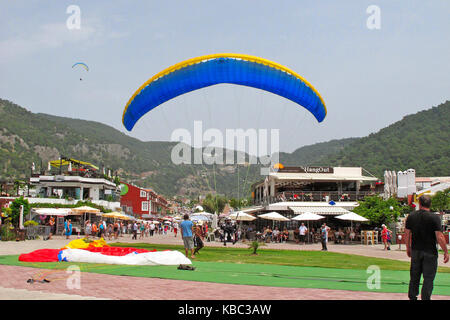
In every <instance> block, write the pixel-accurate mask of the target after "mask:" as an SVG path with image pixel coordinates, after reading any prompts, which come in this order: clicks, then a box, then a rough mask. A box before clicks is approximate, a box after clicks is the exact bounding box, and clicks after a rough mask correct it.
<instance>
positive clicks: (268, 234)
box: [264, 227, 272, 242]
mask: <svg viewBox="0 0 450 320" xmlns="http://www.w3.org/2000/svg"><path fill="white" fill-rule="evenodd" d="M264 239H265V240H266V242H270V240H271V239H272V229H270V227H267V228H266V236H265V238H264Z"/></svg>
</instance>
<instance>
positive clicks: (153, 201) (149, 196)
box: [120, 182, 168, 218]
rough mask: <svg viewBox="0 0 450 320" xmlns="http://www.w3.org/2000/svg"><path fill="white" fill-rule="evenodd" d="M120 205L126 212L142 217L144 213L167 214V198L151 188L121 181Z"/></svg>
mask: <svg viewBox="0 0 450 320" xmlns="http://www.w3.org/2000/svg"><path fill="white" fill-rule="evenodd" d="M120 187H121V191H120V206H121V208H122V210H123V212H125V213H126V214H130V215H133V216H135V217H138V218H142V217H143V215H154V216H158V215H166V214H167V213H168V204H167V200H166V199H165V198H164V197H163V196H161V195H158V194H156V192H154V191H153V190H151V189H146V188H140V187H138V186H135V185H132V184H129V183H126V182H121V185H120ZM144 217H145V216H144Z"/></svg>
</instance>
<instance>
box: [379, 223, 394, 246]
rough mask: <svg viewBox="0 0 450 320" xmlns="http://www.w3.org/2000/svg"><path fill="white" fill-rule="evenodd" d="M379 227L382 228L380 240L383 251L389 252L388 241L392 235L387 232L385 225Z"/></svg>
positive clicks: (389, 231)
mask: <svg viewBox="0 0 450 320" xmlns="http://www.w3.org/2000/svg"><path fill="white" fill-rule="evenodd" d="M381 227H382V228H383V229H382V230H381V239H382V240H383V244H384V250H391V246H390V243H389V240H390V233H392V231H391V230H389V229H388V228H387V227H386V225H385V224H382V225H381Z"/></svg>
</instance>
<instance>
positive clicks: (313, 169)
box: [278, 167, 334, 173]
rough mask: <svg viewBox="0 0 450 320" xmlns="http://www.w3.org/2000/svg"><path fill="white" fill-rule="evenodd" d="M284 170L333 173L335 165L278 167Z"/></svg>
mask: <svg viewBox="0 0 450 320" xmlns="http://www.w3.org/2000/svg"><path fill="white" fill-rule="evenodd" d="M278 171H282V172H296V173H333V172H334V170H333V167H284V168H282V169H278Z"/></svg>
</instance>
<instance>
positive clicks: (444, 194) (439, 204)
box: [431, 188, 450, 212]
mask: <svg viewBox="0 0 450 320" xmlns="http://www.w3.org/2000/svg"><path fill="white" fill-rule="evenodd" d="M449 209H450V188H448V189H445V190H444V191H438V192H436V194H435V195H434V196H432V197H431V210H432V211H435V212H442V211H445V210H449Z"/></svg>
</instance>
